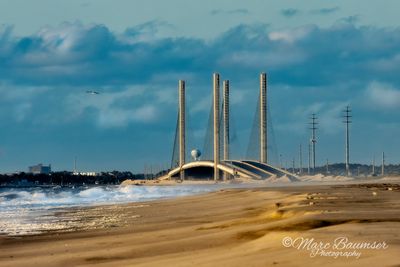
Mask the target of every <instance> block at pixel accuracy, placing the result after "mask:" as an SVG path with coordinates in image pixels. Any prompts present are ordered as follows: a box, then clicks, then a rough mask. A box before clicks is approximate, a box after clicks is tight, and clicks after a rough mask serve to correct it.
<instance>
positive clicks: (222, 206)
mask: <svg viewBox="0 0 400 267" xmlns="http://www.w3.org/2000/svg"><path fill="white" fill-rule="evenodd" d="M389 188H390V189H389ZM399 193H400V183H399V182H388V181H384V183H355V184H354V183H351V184H347V183H345V184H334V185H302V186H283V187H252V188H240V189H236V188H235V189H221V190H219V191H216V192H212V193H207V194H200V195H192V196H184V197H179V198H173V199H162V200H154V201H145V202H135V203H128V204H118V205H105V206H98V207H85V208H80V209H76V210H75V211H67V212H66V213H62V214H59V215H60V216H67V218H68V216H72V217H74V218H75V219H77V218H80V220H82V222H83V223H86V224H87V225H89V226H90V225H95V224H92V223H93V222H100V223H101V224H102V225H101V227H97V228H94V229H93V228H90V227H88V228H87V229H80V230H79V229H76V230H75V231H72V232H69V233H60V232H57V231H52V232H49V233H46V234H41V235H35V236H23V237H4V236H2V237H0V248H1V249H0V265H2V266H3V265H4V266H28V265H29V266H45V267H46V266H77V265H79V266H93V265H95V266H188V265H193V264H194V265H196V266H249V265H252V266H269V265H277V266H298V265H296V261H299V260H301V261H302V263H303V264H304V265H308V266H318V265H321V264H329V265H330V266H343V265H344V264H346V265H349V266H364V265H366V264H371V263H375V265H376V264H378V265H379V266H394V265H395V264H397V263H398V262H399V261H400V256H398V253H397V252H398V251H399V248H400V236H399V234H396V233H398V232H400V231H399V230H400V198H399ZM78 215H79V216H78ZM285 236H291V237H293V238H294V237H299V236H305V237H312V238H315V239H316V240H322V241H321V242H328V241H329V240H331V239H332V238H334V237H339V236H346V237H348V238H349V239H350V240H357V241H360V242H361V241H371V240H374V239H379V240H376V241H385V242H386V243H387V244H388V245H389V247H388V249H386V250H379V251H373V250H362V251H361V252H362V255H361V256H360V258H359V259H352V258H344V257H340V258H337V259H333V258H329V257H322V256H321V257H314V258H311V257H310V256H309V253H308V251H304V250H297V249H294V248H286V247H284V246H282V238H284V237H285Z"/></svg>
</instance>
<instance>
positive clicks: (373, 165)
mask: <svg viewBox="0 0 400 267" xmlns="http://www.w3.org/2000/svg"><path fill="white" fill-rule="evenodd" d="M374 175H375V154H374V158H373V159H372V176H374Z"/></svg>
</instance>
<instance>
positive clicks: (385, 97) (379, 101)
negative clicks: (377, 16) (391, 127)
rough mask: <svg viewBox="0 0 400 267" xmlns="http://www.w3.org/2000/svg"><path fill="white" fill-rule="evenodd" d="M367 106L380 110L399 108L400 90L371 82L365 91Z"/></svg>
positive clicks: (385, 84) (388, 85)
mask: <svg viewBox="0 0 400 267" xmlns="http://www.w3.org/2000/svg"><path fill="white" fill-rule="evenodd" d="M365 93H366V96H367V99H369V104H368V106H369V107H370V108H373V109H375V108H380V109H385V110H393V109H399V108H400V90H399V89H397V88H394V87H393V86H392V85H390V84H387V83H381V82H377V81H374V82H371V83H370V84H369V85H368V87H367V89H366V91H365Z"/></svg>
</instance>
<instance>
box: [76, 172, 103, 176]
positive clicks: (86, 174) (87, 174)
mask: <svg viewBox="0 0 400 267" xmlns="http://www.w3.org/2000/svg"><path fill="white" fill-rule="evenodd" d="M73 175H81V176H98V175H99V174H98V173H97V172H73Z"/></svg>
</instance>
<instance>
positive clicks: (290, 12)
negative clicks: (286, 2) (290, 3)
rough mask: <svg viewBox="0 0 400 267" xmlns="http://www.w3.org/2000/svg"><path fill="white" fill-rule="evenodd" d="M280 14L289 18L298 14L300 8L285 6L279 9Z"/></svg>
mask: <svg viewBox="0 0 400 267" xmlns="http://www.w3.org/2000/svg"><path fill="white" fill-rule="evenodd" d="M281 14H282V15H283V16H285V17H287V18H291V17H294V16H297V15H299V14H300V10H298V9H296V8H286V9H282V10H281Z"/></svg>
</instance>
